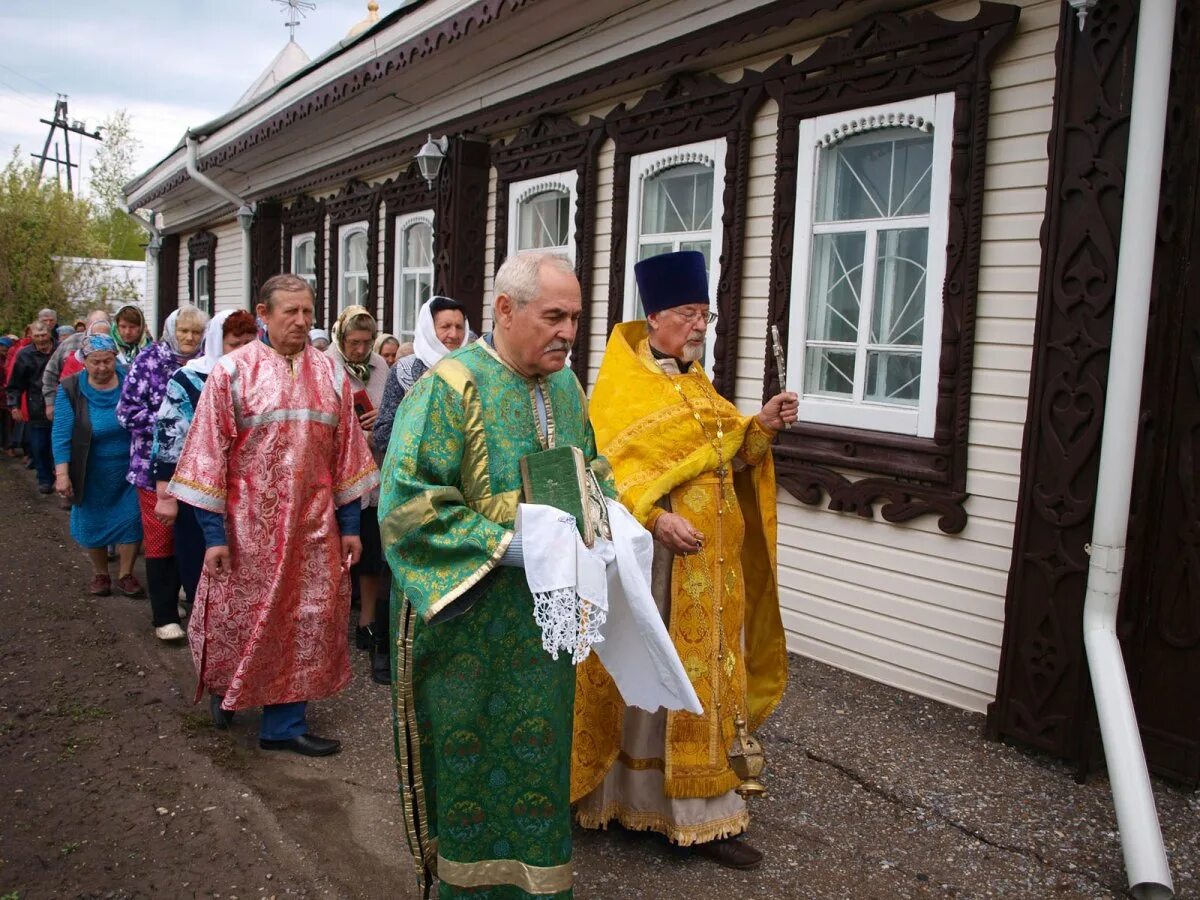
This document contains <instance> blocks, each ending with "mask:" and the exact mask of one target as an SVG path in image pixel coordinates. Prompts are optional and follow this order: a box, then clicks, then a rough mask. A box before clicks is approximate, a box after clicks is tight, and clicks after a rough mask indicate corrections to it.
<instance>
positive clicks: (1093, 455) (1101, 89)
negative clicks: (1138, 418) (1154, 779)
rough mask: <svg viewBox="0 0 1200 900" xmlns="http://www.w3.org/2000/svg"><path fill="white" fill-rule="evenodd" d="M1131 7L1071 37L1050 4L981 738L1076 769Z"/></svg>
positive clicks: (1125, 2) (1084, 718)
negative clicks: (1036, 238)
mask: <svg viewBox="0 0 1200 900" xmlns="http://www.w3.org/2000/svg"><path fill="white" fill-rule="evenodd" d="M1137 6H1138V4H1137V3H1136V2H1135V0H1111V2H1107V3H1101V4H1099V5H1097V6H1096V8H1095V9H1094V10H1092V12H1091V13H1090V14H1089V15H1088V18H1087V25H1086V28H1085V29H1084V30H1083V31H1082V32H1081V31H1080V30H1079V26H1078V23H1077V21H1076V18H1075V14H1074V12H1073V11H1072V10H1071V9H1070V7H1069V6H1067V5H1066V4H1063V7H1062V12H1061V14H1060V18H1059V26H1058V28H1059V31H1058V35H1059V37H1058V47H1057V49H1056V51H1055V72H1056V76H1055V83H1054V98H1055V99H1054V114H1053V124H1052V127H1051V131H1050V142H1049V157H1050V165H1049V175H1048V180H1047V190H1046V215H1045V220H1044V223H1043V226H1042V259H1041V274H1040V282H1039V285H1038V306H1037V319H1036V326H1035V330H1034V344H1033V367H1032V372H1031V376H1032V378H1031V383H1030V391H1029V410H1028V414H1027V418H1026V425H1025V438H1024V442H1023V444H1022V449H1021V489H1020V495H1019V497H1018V500H1017V521H1016V532H1015V535H1014V539H1013V555H1012V565H1011V568H1010V570H1009V579H1008V593H1007V597H1006V600H1005V611H1004V642H1003V645H1002V647H1003V649H1002V651H1001V656H1000V672H999V679H998V682H997V689H996V701H995V703H993V704H992V705H991V707H990V708H989V710H988V731H989V734H990V735H991V736H993V737H1000V738H1005V739H1010V740H1014V741H1017V742H1018V743H1021V744H1024V745H1025V746H1028V747H1034V748H1037V749H1039V750H1044V751H1046V752H1048V753H1052V754H1054V755H1056V756H1062V757H1067V758H1069V759H1073V760H1076V761H1079V760H1082V759H1083V758H1084V756H1085V746H1086V744H1087V742H1088V739H1087V735H1088V733H1089V731H1090V727H1089V724H1088V719H1089V712H1088V711H1089V710H1090V708H1091V701H1090V699H1089V682H1088V673H1087V662H1086V657H1085V654H1084V648H1083V631H1082V625H1081V623H1082V621H1083V598H1084V592H1085V588H1086V582H1087V569H1088V557H1087V552H1086V550H1085V547H1086V545H1087V542H1088V541H1089V540H1090V539H1091V532H1092V512H1093V509H1094V506H1095V501H1096V493H1097V490H1098V484H1097V479H1098V470H1099V450H1100V430H1101V419H1102V415H1103V410H1104V397H1105V393H1106V388H1107V384H1108V348H1109V344H1110V341H1111V338H1112V322H1113V299H1114V291H1115V286H1116V273H1117V246H1118V243H1119V241H1120V232H1121V196H1122V192H1123V190H1124V171H1125V161H1126V149H1127V145H1128V141H1129V105H1130V94H1131V91H1132V84H1133V65H1132V58H1133V52H1134V44H1135V38H1136V30H1137V29H1136V20H1137Z"/></svg>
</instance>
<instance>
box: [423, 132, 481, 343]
mask: <svg viewBox="0 0 1200 900" xmlns="http://www.w3.org/2000/svg"><path fill="white" fill-rule="evenodd" d="M442 166H443V171H442V173H441V177H440V178H439V179H438V183H437V192H438V193H437V207H436V209H437V218H436V221H435V223H434V224H435V230H436V234H437V237H436V238H435V248H434V252H435V255H434V262H433V289H434V291H436V292H437V293H439V294H444V295H446V296H447V297H453V298H454V299H455V300H457V301H458V302H459V303H461V304H462V305H463V306H465V307H466V309H467V318H468V319H469V320H470V321H471V322H474V323H476V324H477V325H478V323H480V322H482V321H483V276H484V268H485V263H484V251H485V250H486V247H487V201H488V175H489V163H488V145H487V144H486V143H484V142H483V141H477V140H470V139H467V138H456V139H454V140H453V141H451V142H450V152H449V153H448V154H447V155H446V160H445V162H443V163H442Z"/></svg>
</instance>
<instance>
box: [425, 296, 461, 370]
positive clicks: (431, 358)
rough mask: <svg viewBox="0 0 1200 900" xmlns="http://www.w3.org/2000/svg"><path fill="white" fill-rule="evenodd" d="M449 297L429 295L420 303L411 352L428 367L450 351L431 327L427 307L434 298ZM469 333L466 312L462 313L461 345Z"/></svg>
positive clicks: (431, 318) (431, 315)
mask: <svg viewBox="0 0 1200 900" xmlns="http://www.w3.org/2000/svg"><path fill="white" fill-rule="evenodd" d="M449 299H450V298H449V297H441V296H437V297H430V298H429V299H428V300H426V301H425V302H424V303H423V304H421V311H420V312H418V313H417V333H416V336H415V337H413V353H415V354H416V355H417V357H418V358H419V359H420V360H421V362H423V363H425V365H426V366H428V367H429V368H431V369H432V368H433V367H434V366H436V365H437V364H438V361H439V360H441V358H442V357H443V356H445V355H446V354H447V353H449V352H450V351H449V350H447V349H446V345H445V344H443V343H442V342H441V341H439V340H438V336H437V329H435V328H434V327H433V313H432V312H431V311H430V309H429V307H430V305H431V304H432V303H433V301H434V300H449ZM470 334H471V323H470V322H468V321H467V315H466V313H463V345H464V346H465V345H466V343H467V337H468V336H469V335H470Z"/></svg>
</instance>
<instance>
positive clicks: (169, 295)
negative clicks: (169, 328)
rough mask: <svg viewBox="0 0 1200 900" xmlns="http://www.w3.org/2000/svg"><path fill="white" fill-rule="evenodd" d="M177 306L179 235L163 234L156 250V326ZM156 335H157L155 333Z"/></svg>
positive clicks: (160, 324)
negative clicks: (159, 245)
mask: <svg viewBox="0 0 1200 900" xmlns="http://www.w3.org/2000/svg"><path fill="white" fill-rule="evenodd" d="M178 308H179V235H177V234H164V235H163V238H162V247H161V248H160V249H159V251H158V309H157V310H156V312H157V316H156V318H157V320H158V327H159V329H160V330H161V329H162V324H163V322H165V321H167V316H169V315H170V314H171V313H172V312H174V311H175V310H176V309H178ZM155 337H157V335H155Z"/></svg>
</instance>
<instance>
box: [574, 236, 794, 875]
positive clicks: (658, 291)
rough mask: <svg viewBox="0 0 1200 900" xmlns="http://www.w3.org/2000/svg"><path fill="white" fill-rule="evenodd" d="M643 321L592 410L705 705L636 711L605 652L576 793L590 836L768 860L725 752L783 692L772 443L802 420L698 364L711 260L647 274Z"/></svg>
mask: <svg viewBox="0 0 1200 900" xmlns="http://www.w3.org/2000/svg"><path fill="white" fill-rule="evenodd" d="M635 274H636V276H637V282H638V288H639V291H640V294H641V300H642V304H643V306H644V308H645V310H646V314H647V315H646V320H645V321H636V322H625V323H622V324H621V325H618V326H617V328H616V329H615V330H614V331H613V334H612V336H611V338H610V339H609V342H608V348H607V349H606V350H605V354H604V361H603V363H602V364H601V366H600V374H599V376H598V377H597V380H596V387H595V392H594V395H593V397H592V402H591V416H592V424H593V426H594V428H595V433H596V442H597V447H598V450H599V452H601V453H603V454H604V455H605V456H607V458H608V460H609V462H610V464H611V465H612V468H613V471H614V474H615V477H616V482H617V489H618V491H619V493H620V499H621V502H623V503H624V504H625V505H626V506H627V507H628V508H629V510H630V511H631V512H632V513H633V515H634V517H635V518H636V519H637V520H638V521H639V522H641V523H642V524H643V525H644V526H645V527H646V528H647V529H648V530H650V531H651V532H652V533H653V534H654V538H655V544H654V562H653V577H652V587H653V592H654V597H655V601H656V602H657V604H658V608H659V611H660V612H661V613H662V615H663V618H664V620H665V621H666V624H667V629H668V631H669V632H670V635H671V639H672V641H673V642H674V644H675V647H676V649H677V650H678V651H679V656H680V658H681V659H682V661H683V665H684V668H685V669H686V670H687V673H688V676H689V678H690V679H691V682H692V686H693V687H694V688H695V689H696V693H697V695H698V696H699V698H700V702H701V703H702V704H703V706H704V713H703V714H702V715H694V714H691V713H688V712H674V711H673V712H667V711H664V710H662V709H660V710H659V711H658V712H657V713H647V712H645V711H644V710H640V709H636V708H633V707H625V706H624V704H623V703H622V702H621V698H620V695H619V694H618V693H617V691H616V689H615V687H614V686H613V683H612V680H611V679H610V678H609V676H608V674H607V673H606V672H605V671H604V668H603V666H602V665H601V664H600V661H599V660H598V659H597V658H596V656H595V654H593V655H592V656H591V657H589V658H588V660H587V662H586V663H585V664H584V665H581V666H580V667H579V672H578V676H577V687H576V700H575V742H574V749H573V761H572V784H571V793H572V798H573V799H578V801H579V802H578V805H577V807H576V812H577V816H578V819H579V822H580V824H581V825H583V826H584V827H586V828H605V827H607V826H608V824H609V823H610V822H613V821H616V822H619V823H620V824H621V825H622V826H624V827H625V828H629V829H636V830H649V831H656V832H659V833H660V834H663V835H664V836H665V837H666V838H667V839H668V840H669V841H671V842H672V843H674V844H677V845H680V846H693V847H695V848H696V850H697V851H698V852H700V853H702V854H703V855H705V856H708V857H709V858H712V859H714V860H715V861H716V862H718V863H720V864H722V865H725V866H730V867H733V868H751V867H753V866H755V865H757V864H758V863H759V862H760V861H761V859H762V854H761V853H760V852H759V851H758V850H757V849H755V848H753V847H751V846H750V845H749V844H748V843H747V842H746V841H744V840H742V839H740V838H738V837H737V836H738V835H741V834H742V832H744V831H745V830H746V829H747V827H748V826H749V821H750V818H749V813H748V812H747V809H746V803H745V801H744V800H743V799H742V797H741V796H740V795H739V794H738V793H737V792H736V791H735V790H734V789H735V788H736V787H737V786H738V785H739V783H740V779H739V778H738V776H737V775H736V774H735V772H734V771H733V769H732V768H731V767H730V762H729V757H728V751H729V749H730V746H731V744H732V743H733V741H734V737H735V735H736V734H737V732H738V728H739V724H740V725H741V726H742V727H743V728H745V727H748V728H749V730H750V731H753V730H754V729H756V728H757V727H758V726H759V725H760V724H761V723H762V721H763V720H764V719H765V718H766V717H767V715H769V714H770V712H771V711H772V710H773V709H774V708H775V707H776V705H778V703H779V700H780V699H781V698H782V696H783V690H784V686H785V684H786V679H787V651H786V648H785V645H784V637H783V626H782V623H781V621H780V616H779V595H778V589H777V585H776V580H775V532H776V519H775V470H774V465H773V462H772V457H771V441H772V439H773V438H774V436H775V432H776V430H778V429H781V428H785V427H787V425H789V424H791V423H792V422H794V421H796V414H797V411H798V399H797V397H796V395H795V394H792V393H786V392H785V393H781V394H778V395H776V396H775V397H773V398H771V400H769V401H768V402H767V404H766V405H765V406H764V407H763V408H762V410H761V411H760V412H759V413H758V414H757V415H753V416H743V415H741V414H740V413H739V412H738V410H737V408H736V407H735V406H734V405H733V404H732V403H730V402H729V401H728V400H726V399H725V398H724V397H722V396H720V395H719V394H718V393H717V392H716V390H715V389H714V388H713V386H712V383H711V382H710V381H709V379H708V376H707V375H706V374H705V372H704V367H703V365H702V364H701V362H700V360H701V359H702V357H703V355H704V347H705V338H706V336H707V331H708V327H709V325H710V323H711V320H712V319H713V318H715V316H714V315H713V314H712V313H711V312H710V311H709V296H708V276H707V266H706V264H705V261H704V256H703V255H702V254H700V253H698V252H695V251H682V252H679V253H669V254H663V255H661V256H654V257H650V258H649V259H645V260H642V261H641V262H639V263H638V264H637V266H636V267H635Z"/></svg>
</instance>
